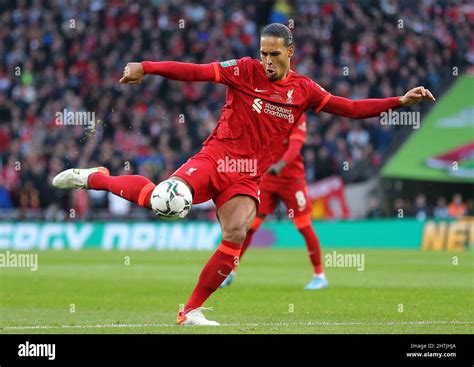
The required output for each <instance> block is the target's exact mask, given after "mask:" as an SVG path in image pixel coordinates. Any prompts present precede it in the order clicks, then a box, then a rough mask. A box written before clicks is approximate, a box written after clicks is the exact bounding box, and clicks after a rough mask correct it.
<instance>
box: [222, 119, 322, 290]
mask: <svg viewBox="0 0 474 367" xmlns="http://www.w3.org/2000/svg"><path fill="white" fill-rule="evenodd" d="M305 139H306V114H303V115H302V116H301V118H300V119H299V120H298V122H297V124H296V126H295V128H294V129H293V131H292V133H291V135H290V136H289V138H288V139H285V141H283V145H282V149H281V153H280V154H279V155H277V156H276V157H277V159H278V161H277V162H275V163H274V164H272V165H271V166H270V168H269V169H268V171H267V172H266V173H265V174H264V175H263V177H262V182H261V184H260V205H259V207H258V212H257V216H256V218H255V220H254V222H253V223H252V226H251V227H250V229H249V231H248V232H247V237H246V238H245V240H244V243H243V244H242V249H241V250H240V256H239V264H240V262H241V261H242V256H243V255H244V253H245V251H246V250H247V248H248V247H249V245H250V243H251V242H252V238H253V235H254V233H255V232H256V231H257V230H258V228H259V227H260V225H261V224H262V223H263V221H264V220H265V217H266V216H267V215H268V214H272V213H273V212H274V211H275V209H276V206H277V204H278V201H279V200H282V201H283V202H284V203H285V205H286V208H287V210H288V216H289V217H290V218H292V219H293V223H294V224H295V226H296V228H297V229H298V231H299V232H300V233H301V235H302V236H303V237H304V239H305V242H306V248H307V249H308V255H309V258H310V260H311V264H312V265H313V274H314V275H313V279H312V280H311V281H310V282H309V283H308V284H307V285H306V287H305V289H323V288H327V287H328V286H329V283H328V281H327V279H326V277H325V275H324V271H323V264H322V261H321V246H320V244H319V239H318V236H317V235H316V233H315V231H314V229H313V226H312V225H311V203H310V199H309V196H308V188H307V185H306V179H305V171H304V161H303V156H302V154H301V148H302V147H303V144H304V141H305ZM236 271H237V265H236V266H235V267H234V270H233V271H232V272H231V273H230V274H229V276H228V277H227V278H226V279H225V280H224V281H223V282H222V284H221V287H225V286H228V285H230V284H231V283H232V281H233V280H234V277H235V274H236Z"/></svg>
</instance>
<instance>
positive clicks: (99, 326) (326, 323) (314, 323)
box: [0, 321, 474, 330]
mask: <svg viewBox="0 0 474 367" xmlns="http://www.w3.org/2000/svg"><path fill="white" fill-rule="evenodd" d="M447 324H449V325H471V324H474V321H402V322H399V321H387V322H329V321H309V322H270V323H261V324H257V323H234V324H222V326H350V325H406V326H411V325H414V326H418V325H447ZM173 326H176V325H175V324H97V325H57V326H55V325H33V326H4V327H0V330H2V329H3V330H26V329H103V328H149V327H173Z"/></svg>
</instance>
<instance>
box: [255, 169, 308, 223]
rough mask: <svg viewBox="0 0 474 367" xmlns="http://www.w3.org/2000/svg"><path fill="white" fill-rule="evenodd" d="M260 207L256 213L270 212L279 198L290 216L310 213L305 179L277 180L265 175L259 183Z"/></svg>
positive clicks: (273, 209)
mask: <svg viewBox="0 0 474 367" xmlns="http://www.w3.org/2000/svg"><path fill="white" fill-rule="evenodd" d="M260 190H261V192H260V202H261V204H260V207H259V209H258V214H265V215H267V214H272V213H273V212H274V211H275V209H276V206H277V204H278V201H279V200H282V201H283V202H284V203H285V205H286V208H287V210H288V214H292V217H295V218H296V217H299V216H302V215H305V214H308V213H311V202H310V200H309V196H308V187H307V185H306V180H305V179H304V178H302V179H296V180H291V179H289V180H281V179H280V180H279V179H276V180H274V179H272V178H268V176H265V177H264V178H263V180H262V183H261V184H260Z"/></svg>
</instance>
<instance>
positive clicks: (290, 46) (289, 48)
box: [288, 44, 295, 57]
mask: <svg viewBox="0 0 474 367" xmlns="http://www.w3.org/2000/svg"><path fill="white" fill-rule="evenodd" d="M294 53H295V46H293V44H291V45H289V46H288V57H292V56H293V55H294Z"/></svg>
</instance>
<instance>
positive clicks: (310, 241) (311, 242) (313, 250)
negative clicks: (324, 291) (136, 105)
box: [298, 225, 323, 275]
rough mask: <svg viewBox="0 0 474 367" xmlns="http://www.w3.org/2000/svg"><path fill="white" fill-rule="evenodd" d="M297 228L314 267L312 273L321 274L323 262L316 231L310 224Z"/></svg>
mask: <svg viewBox="0 0 474 367" xmlns="http://www.w3.org/2000/svg"><path fill="white" fill-rule="evenodd" d="M298 230H299V231H300V233H301V234H302V235H303V237H304V239H305V241H306V247H307V249H308V254H309V258H310V259H311V263H312V264H313V267H314V273H315V274H316V275H318V274H322V273H323V264H322V262H321V246H320V244H319V239H318V236H316V232H314V229H313V227H312V226H310V225H309V226H306V227H304V228H298Z"/></svg>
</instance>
